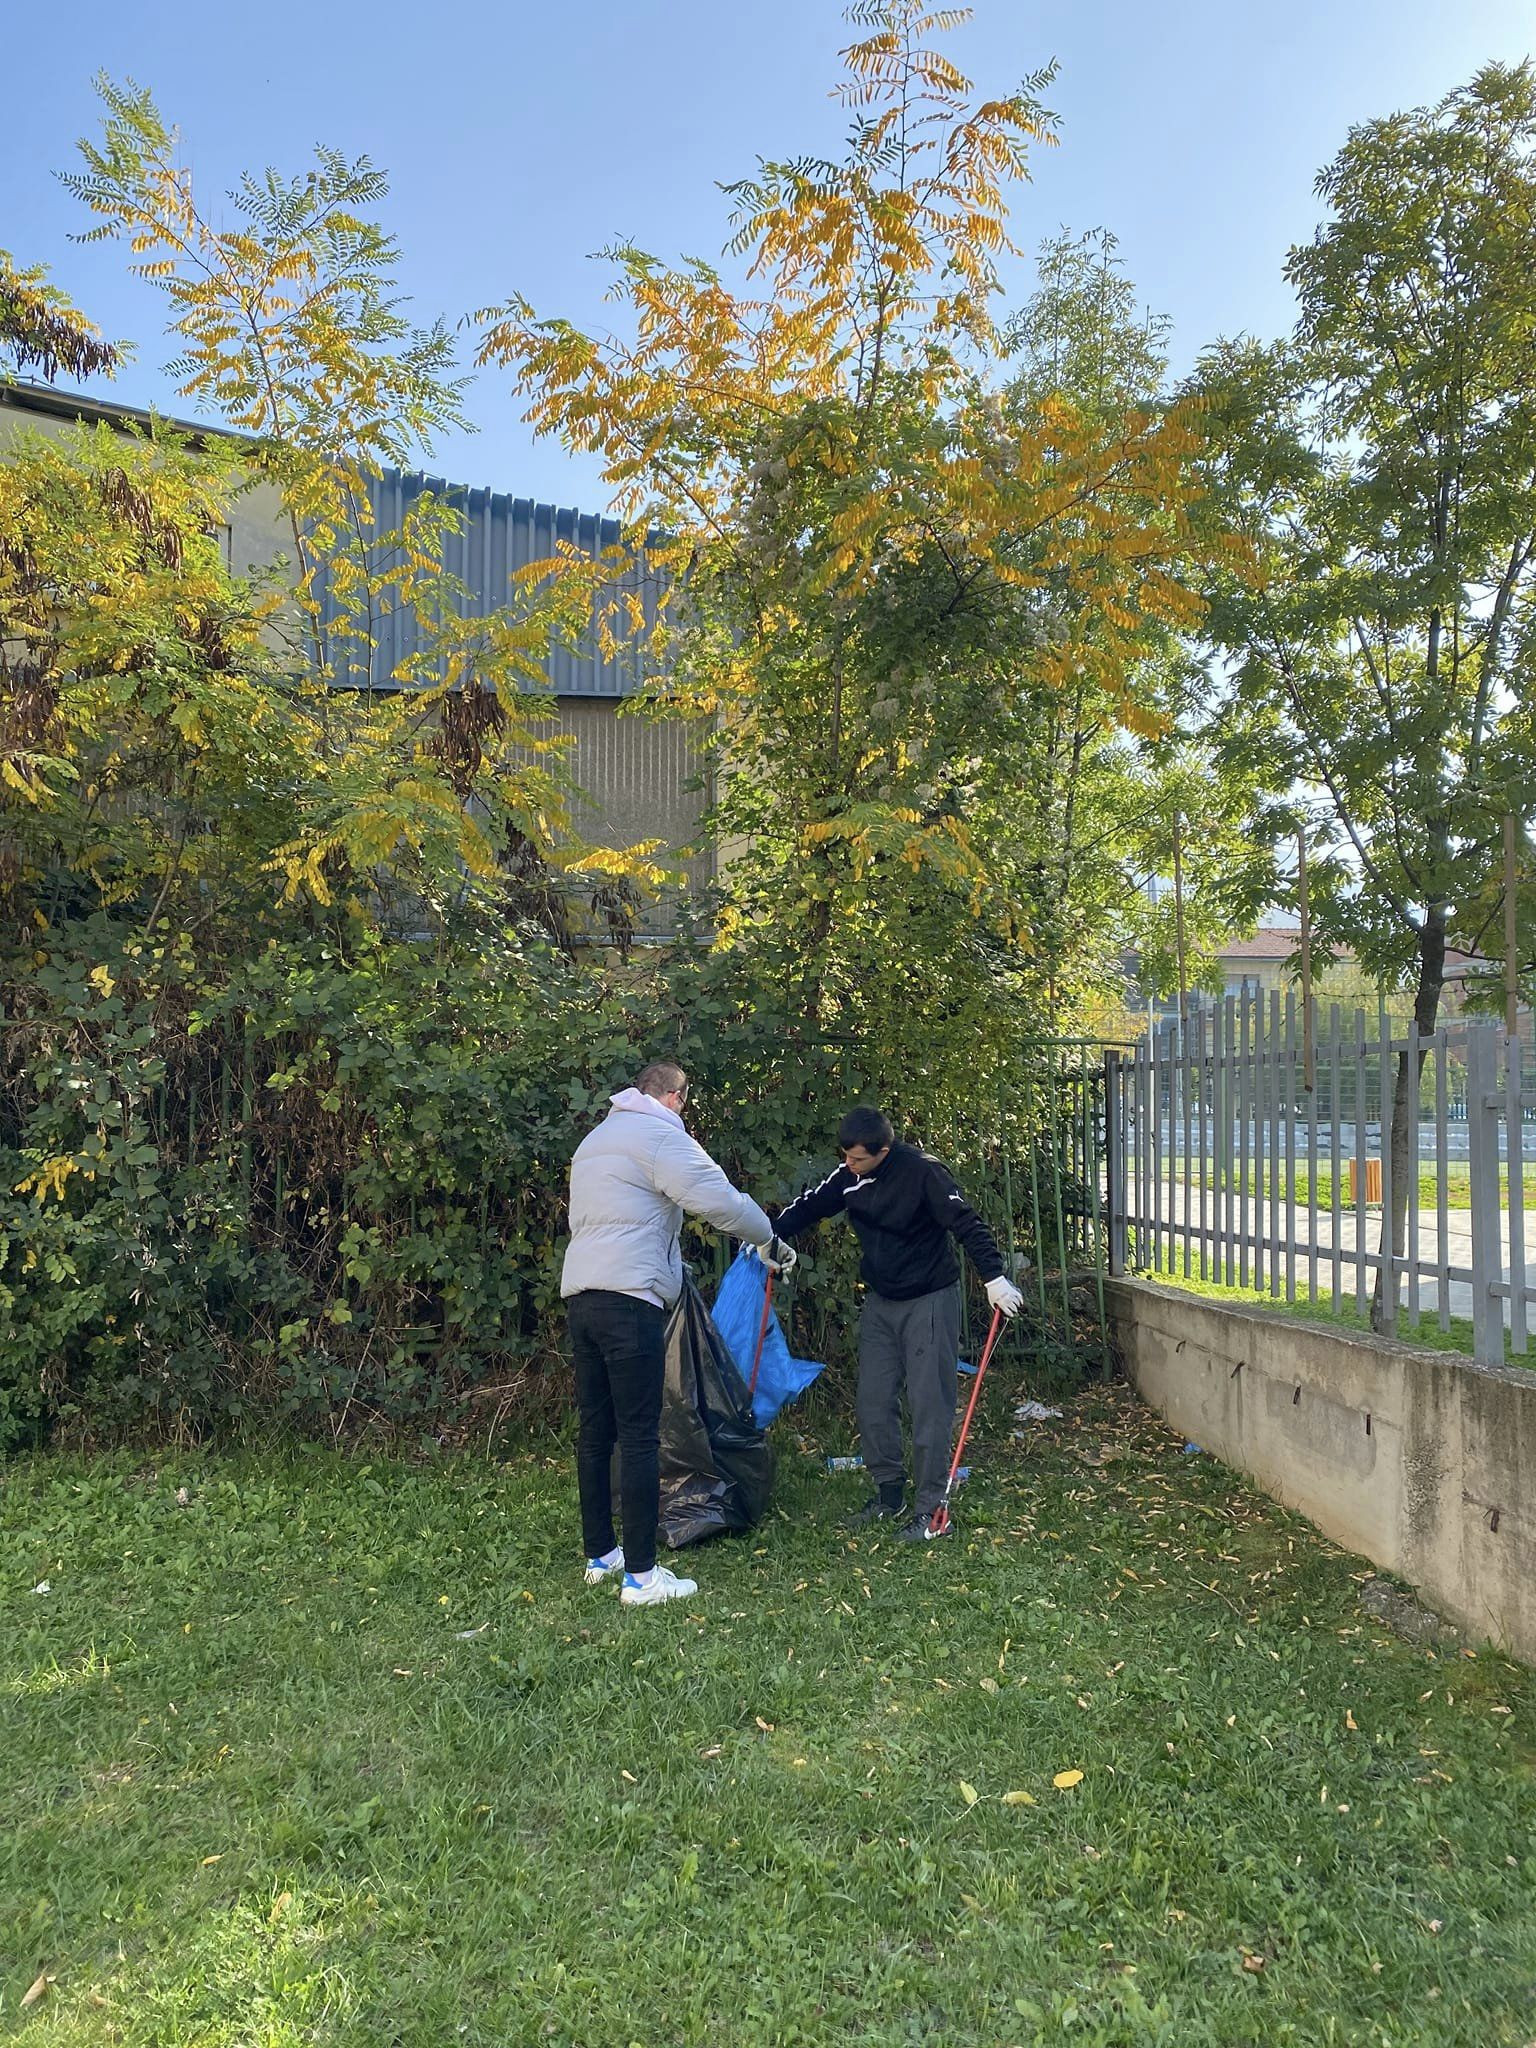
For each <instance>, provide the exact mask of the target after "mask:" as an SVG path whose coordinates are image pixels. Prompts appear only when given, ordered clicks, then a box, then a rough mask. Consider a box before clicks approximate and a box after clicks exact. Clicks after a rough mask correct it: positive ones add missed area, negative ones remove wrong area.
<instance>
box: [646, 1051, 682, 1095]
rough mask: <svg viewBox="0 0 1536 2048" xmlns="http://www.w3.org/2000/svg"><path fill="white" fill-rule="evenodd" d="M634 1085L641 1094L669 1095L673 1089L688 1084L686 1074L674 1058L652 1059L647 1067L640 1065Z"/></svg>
mask: <svg viewBox="0 0 1536 2048" xmlns="http://www.w3.org/2000/svg"><path fill="white" fill-rule="evenodd" d="M635 1086H636V1087H637V1088H638V1089H639V1090H640V1093H641V1094H642V1095H655V1096H658V1097H660V1096H663V1095H670V1094H671V1093H672V1092H673V1090H674V1089H677V1088H683V1089H686V1088H687V1086H688V1076H687V1074H686V1073H684V1071H683V1069H682V1068H681V1067H680V1066H679V1065H678V1064H677V1062H676V1060H652V1061H651V1064H650V1065H649V1066H648V1067H642V1068H641V1069H640V1071H639V1073H638V1074H636V1076H635Z"/></svg>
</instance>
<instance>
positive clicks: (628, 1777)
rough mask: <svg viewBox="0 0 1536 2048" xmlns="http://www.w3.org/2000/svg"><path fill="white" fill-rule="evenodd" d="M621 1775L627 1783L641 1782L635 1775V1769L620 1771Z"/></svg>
mask: <svg viewBox="0 0 1536 2048" xmlns="http://www.w3.org/2000/svg"><path fill="white" fill-rule="evenodd" d="M619 1776H620V1777H621V1778H622V1779H623V1780H624V1782H625V1784H626V1785H638V1784H639V1782H640V1780H639V1779H638V1778H637V1777H636V1776H635V1774H634V1772H633V1771H620V1773H619Z"/></svg>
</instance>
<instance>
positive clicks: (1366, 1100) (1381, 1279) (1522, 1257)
mask: <svg viewBox="0 0 1536 2048" xmlns="http://www.w3.org/2000/svg"><path fill="white" fill-rule="evenodd" d="M1309 1007H1310V1014H1308V1011H1307V1008H1304V1007H1303V1006H1302V1005H1301V1004H1300V1003H1298V1000H1297V998H1296V996H1295V994H1294V993H1288V994H1281V993H1280V992H1279V991H1278V990H1271V991H1261V992H1248V993H1245V994H1244V995H1242V996H1229V997H1227V998H1226V999H1225V1001H1223V1002H1220V1003H1218V1004H1216V1005H1214V1006H1211V1005H1199V1006H1195V1005H1192V1006H1191V1007H1190V1009H1189V1010H1188V1011H1187V1013H1186V1014H1185V1015H1184V1016H1182V1017H1180V1018H1176V1019H1173V1020H1168V1021H1164V1022H1160V1023H1159V1024H1158V1026H1157V1027H1156V1028H1155V1029H1154V1030H1153V1031H1152V1032H1151V1033H1149V1034H1148V1036H1147V1037H1145V1038H1144V1039H1142V1040H1141V1041H1140V1042H1139V1043H1138V1044H1137V1046H1136V1047H1135V1048H1134V1050H1133V1051H1131V1052H1129V1053H1121V1052H1110V1053H1109V1054H1108V1055H1107V1056H1106V1063H1105V1065H1106V1104H1105V1112H1106V1119H1107V1123H1108V1127H1109V1128H1108V1132H1107V1146H1106V1156H1107V1162H1108V1190H1109V1226H1110V1227H1109V1251H1110V1270H1111V1272H1116V1273H1124V1272H1127V1271H1139V1272H1146V1273H1149V1274H1153V1275H1159V1274H1161V1275H1163V1276H1165V1277H1169V1278H1175V1279H1177V1278H1184V1279H1199V1280H1209V1281H1212V1282H1216V1283H1220V1284H1224V1285H1228V1286H1235V1287H1241V1288H1245V1289H1249V1290H1255V1291H1257V1292H1259V1293H1262V1294H1268V1295H1269V1296H1270V1297H1271V1298H1272V1299H1275V1300H1281V1299H1284V1300H1286V1301H1295V1300H1297V1299H1298V1298H1302V1299H1306V1300H1309V1301H1314V1302H1316V1301H1323V1302H1327V1303H1330V1304H1331V1306H1332V1308H1333V1310H1334V1312H1335V1313H1338V1312H1339V1311H1340V1310H1341V1308H1342V1306H1343V1303H1344V1300H1345V1298H1346V1295H1352V1296H1353V1301H1354V1307H1355V1310H1356V1312H1357V1313H1358V1314H1359V1315H1360V1316H1362V1317H1364V1316H1365V1315H1366V1314H1367V1312H1368V1309H1373V1310H1374V1315H1373V1320H1374V1322H1375V1324H1376V1327H1378V1328H1379V1329H1381V1330H1382V1331H1383V1332H1385V1333H1386V1334H1388V1335H1391V1334H1394V1333H1396V1332H1397V1331H1398V1330H1399V1328H1400V1327H1401V1325H1402V1324H1403V1322H1404V1321H1405V1320H1406V1321H1407V1322H1408V1323H1409V1324H1411V1325H1413V1326H1414V1327H1417V1326H1418V1323H1419V1321H1420V1319H1421V1318H1422V1317H1423V1316H1425V1315H1426V1314H1434V1315H1435V1316H1436V1318H1437V1320H1438V1322H1439V1326H1440V1328H1441V1329H1442V1330H1449V1329H1450V1327H1451V1320H1452V1317H1453V1316H1464V1317H1469V1318H1470V1320H1471V1323H1472V1326H1473V1348H1474V1353H1475V1355H1476V1357H1477V1358H1479V1359H1480V1360H1483V1361H1485V1362H1489V1363H1494V1362H1498V1361H1502V1359H1503V1358H1504V1355H1505V1333H1506V1331H1507V1332H1508V1341H1509V1348H1510V1350H1511V1351H1512V1352H1513V1353H1514V1354H1515V1355H1516V1356H1524V1355H1525V1354H1526V1352H1527V1350H1528V1348H1529V1338H1530V1325H1531V1320H1532V1317H1531V1310H1532V1307H1533V1305H1536V1284H1533V1283H1536V1268H1533V1266H1532V1265H1531V1263H1530V1262H1529V1261H1528V1258H1527V1253H1526V1225H1525V1210H1526V1200H1527V1194H1528V1189H1527V1185H1526V1171H1527V1162H1530V1165H1531V1169H1532V1170H1533V1171H1536V1118H1533V1112H1536V1042H1533V1034H1532V1027H1531V1019H1530V1017H1529V1016H1524V1017H1522V1019H1521V1020H1520V1027H1519V1029H1518V1030H1517V1031H1516V1032H1515V1033H1514V1034H1513V1035H1510V1034H1508V1033H1507V1032H1506V1031H1505V1030H1504V1029H1503V1028H1502V1026H1501V1025H1499V1024H1497V1023H1494V1022H1492V1021H1484V1020H1477V1019H1459V1020H1456V1021H1453V1022H1451V1023H1449V1024H1446V1025H1443V1026H1441V1027H1440V1029H1438V1030H1436V1031H1434V1032H1430V1033H1422V1032H1419V1031H1418V1030H1416V1029H1415V1028H1414V1026H1413V1025H1412V1024H1408V1025H1406V1026H1401V1025H1400V1026H1397V1027H1394V1026H1393V1024H1392V1023H1391V1022H1390V1020H1389V1019H1388V1017H1387V1013H1386V1006H1385V1004H1382V1005H1380V1006H1379V1008H1378V1011H1377V1014H1376V1016H1375V1017H1367V1015H1366V1013H1365V1012H1364V1011H1354V1012H1351V1013H1349V1014H1347V1015H1346V1014H1345V1013H1344V1012H1343V1011H1342V1010H1341V1009H1340V1007H1339V1005H1338V1004H1333V1005H1331V1006H1330V1007H1329V1009H1328V1012H1327V1016H1326V1019H1322V1018H1320V1017H1319V1016H1318V1014H1317V1006H1316V1005H1312V1006H1309ZM1405 1062H1406V1063H1407V1073H1406V1075H1404V1072H1403V1068H1404V1063H1405ZM1402 1086H1406V1089H1407V1101H1408V1116H1407V1130H1408V1143H1409V1144H1410V1145H1411V1146H1412V1147H1413V1156H1412V1159H1411V1161H1410V1164H1409V1167H1408V1170H1407V1172H1406V1174H1405V1173H1404V1172H1403V1171H1402V1167H1401V1162H1399V1171H1398V1176H1397V1178H1398V1180H1399V1183H1400V1191H1399V1200H1398V1204H1397V1208H1396V1214H1395V1215H1394V1204H1393V1192H1392V1191H1393V1179H1394V1174H1393V1122H1394V1119H1393V1105H1394V1094H1395V1091H1396V1090H1397V1089H1398V1088H1399V1087H1402ZM1453 1111H1460V1115H1456V1114H1453ZM1401 1121H1402V1120H1401V1119H1399V1123H1400V1124H1401ZM1403 1181H1406V1187H1405V1188H1404V1187H1402V1186H1401V1183H1402V1182H1403Z"/></svg>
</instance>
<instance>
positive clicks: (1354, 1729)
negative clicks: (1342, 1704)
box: [1344, 1707, 1360, 1735]
mask: <svg viewBox="0 0 1536 2048" xmlns="http://www.w3.org/2000/svg"><path fill="white" fill-rule="evenodd" d="M1344 1726H1345V1727H1346V1728H1347V1729H1348V1730H1349V1732H1350V1734H1351V1735H1358V1734H1359V1733H1360V1723H1359V1722H1358V1721H1357V1720H1356V1719H1355V1717H1354V1715H1353V1714H1352V1713H1351V1712H1350V1710H1349V1708H1348V1707H1346V1708H1345V1709H1344Z"/></svg>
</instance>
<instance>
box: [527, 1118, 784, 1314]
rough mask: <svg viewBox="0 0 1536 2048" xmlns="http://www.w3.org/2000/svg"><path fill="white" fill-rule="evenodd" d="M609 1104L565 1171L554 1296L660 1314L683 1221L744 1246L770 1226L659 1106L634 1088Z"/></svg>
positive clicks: (673, 1292) (760, 1239)
mask: <svg viewBox="0 0 1536 2048" xmlns="http://www.w3.org/2000/svg"><path fill="white" fill-rule="evenodd" d="M612 1102H613V1107H612V1109H610V1110H609V1112H608V1114H607V1116H606V1117H605V1118H604V1119H603V1121H602V1122H601V1123H600V1124H599V1125H598V1127H597V1129H596V1130H595V1131H593V1132H592V1133H591V1134H590V1135H589V1136H588V1137H585V1138H583V1139H582V1141H581V1143H580V1144H579V1145H578V1146H577V1148H576V1155H575V1157H574V1158H573V1159H572V1161H571V1241H570V1244H569V1245H568V1247H567V1248H566V1254H565V1266H564V1270H563V1271H562V1273H561V1276H560V1292H561V1293H562V1294H563V1295H571V1294H581V1293H583V1292H584V1291H585V1290H586V1289H587V1288H589V1287H602V1288H607V1289H609V1290H610V1291H611V1292H613V1293H615V1294H635V1295H639V1296H640V1297H641V1298H642V1299H644V1300H647V1301H654V1302H656V1303H657V1304H658V1305H659V1306H661V1307H663V1308H670V1307H671V1306H672V1304H673V1302H675V1301H676V1300H677V1298H678V1296H679V1295H680V1294H681V1293H682V1291H683V1262H682V1257H681V1254H680V1253H679V1251H678V1248H677V1239H678V1233H679V1231H680V1230H681V1229H682V1227H683V1214H684V1211H686V1212H687V1214H688V1215H690V1216H702V1217H703V1219H704V1221H705V1222H706V1223H712V1224H713V1225H714V1226H715V1228H716V1229H717V1230H723V1231H725V1232H726V1233H727V1234H728V1235H729V1236H731V1237H742V1238H745V1239H746V1240H747V1242H748V1243H749V1244H767V1242H768V1241H769V1239H770V1238H771V1237H772V1235H773V1226H772V1225H771V1224H770V1223H769V1221H768V1218H767V1217H766V1216H765V1215H764V1213H763V1211H762V1210H761V1209H760V1208H759V1207H758V1206H757V1204H756V1202H754V1201H753V1200H752V1198H751V1196H750V1195H744V1194H742V1193H741V1192H740V1190H739V1189H737V1188H733V1187H732V1186H731V1183H730V1182H729V1181H728V1180H727V1179H726V1177H725V1175H724V1173H722V1172H721V1170H720V1168H719V1167H718V1166H716V1164H715V1162H714V1160H713V1159H711V1158H710V1156H709V1154H708V1153H707V1152H706V1151H705V1150H704V1147H703V1146H702V1145H700V1144H698V1143H697V1142H696V1141H695V1140H694V1139H693V1138H690V1137H689V1135H688V1133H687V1131H686V1130H685V1129H684V1128H683V1120H682V1118H681V1117H680V1116H677V1115H675V1114H674V1112H673V1111H672V1110H670V1109H668V1108H667V1107H666V1106H665V1104H663V1103H660V1102H658V1101H657V1100H656V1099H655V1097H654V1096H651V1095H642V1094H641V1093H640V1091H639V1089H637V1088H625V1089H623V1090H622V1091H621V1092H620V1093H619V1094H618V1095H615V1096H614V1097H613V1098H612Z"/></svg>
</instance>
